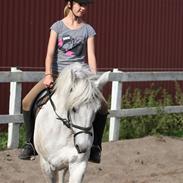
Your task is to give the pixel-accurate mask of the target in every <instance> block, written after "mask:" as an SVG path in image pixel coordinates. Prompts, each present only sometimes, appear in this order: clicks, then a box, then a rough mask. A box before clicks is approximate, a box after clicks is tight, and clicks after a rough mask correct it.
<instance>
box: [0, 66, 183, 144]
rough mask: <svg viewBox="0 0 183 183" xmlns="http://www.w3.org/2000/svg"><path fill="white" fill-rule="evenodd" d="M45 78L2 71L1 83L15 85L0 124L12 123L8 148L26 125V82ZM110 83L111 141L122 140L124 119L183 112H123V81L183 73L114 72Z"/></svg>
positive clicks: (181, 109)
mask: <svg viewBox="0 0 183 183" xmlns="http://www.w3.org/2000/svg"><path fill="white" fill-rule="evenodd" d="M42 77H43V72H31V71H29V72H27V71H25V72H22V71H20V70H17V69H16V68H12V69H11V72H0V83H11V84H10V99H9V114H8V115H0V124H8V144H7V147H8V148H16V147H18V142H19V126H20V124H21V123H23V116H22V114H21V95H22V83H23V82H37V81H39V80H40V79H41V78H42ZM109 81H110V82H112V93H111V108H110V110H109V112H110V114H109V118H110V128H109V141H114V140H118V139H119V128H120V119H121V117H127V116H143V115H156V114H157V113H158V111H159V110H160V109H161V111H162V112H164V113H183V106H165V107H158V108H157V107H146V108H133V109H121V103H122V101H121V100H122V83H123V82H141V81H183V72H180V71H179V72H175V71H173V72H121V71H119V70H118V69H114V70H113V72H111V73H110V75H109Z"/></svg>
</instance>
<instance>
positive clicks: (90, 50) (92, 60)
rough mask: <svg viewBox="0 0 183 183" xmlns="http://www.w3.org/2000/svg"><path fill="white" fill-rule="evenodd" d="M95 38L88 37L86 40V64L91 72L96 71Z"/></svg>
mask: <svg viewBox="0 0 183 183" xmlns="http://www.w3.org/2000/svg"><path fill="white" fill-rule="evenodd" d="M94 39H95V38H94V37H89V38H88V40H87V54H88V64H89V67H90V69H91V71H92V72H93V73H95V74H96V72H97V63H96V57H95V40H94Z"/></svg>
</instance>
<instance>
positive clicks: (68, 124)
mask: <svg viewBox="0 0 183 183" xmlns="http://www.w3.org/2000/svg"><path fill="white" fill-rule="evenodd" d="M47 93H48V98H49V101H50V103H51V106H52V108H53V110H54V112H55V114H56V116H57V118H56V119H58V120H60V121H62V122H63V124H64V125H65V126H66V127H67V128H69V129H71V130H72V131H73V129H72V128H76V129H79V130H82V131H79V132H77V133H75V134H74V138H75V137H76V136H77V135H79V134H81V133H86V134H89V135H91V136H92V132H90V130H91V129H92V127H93V126H90V127H87V128H85V127H82V126H78V125H75V124H73V123H72V122H71V119H70V112H68V113H67V119H65V118H62V117H61V116H60V115H59V114H58V113H57V112H56V107H55V104H54V102H53V100H52V98H51V96H52V93H51V91H50V90H49V88H47Z"/></svg>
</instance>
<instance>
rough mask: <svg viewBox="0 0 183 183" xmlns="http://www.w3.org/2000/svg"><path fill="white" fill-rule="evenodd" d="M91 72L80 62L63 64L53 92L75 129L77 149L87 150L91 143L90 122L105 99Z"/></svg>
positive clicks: (79, 150) (73, 129) (80, 150)
mask: <svg viewBox="0 0 183 183" xmlns="http://www.w3.org/2000/svg"><path fill="white" fill-rule="evenodd" d="M91 75H92V73H91V72H90V70H89V69H88V68H87V67H86V66H85V65H82V64H79V63H75V64H72V65H70V66H68V67H66V68H65V69H64V70H63V71H62V72H61V74H60V76H59V77H58V79H57V81H56V85H55V94H56V95H58V97H59V96H60V97H59V98H58V99H59V100H60V102H61V103H62V104H64V109H65V111H67V118H68V120H69V121H70V124H71V128H72V131H73V133H74V142H75V146H76V148H77V150H78V152H79V153H83V152H86V151H87V150H88V149H89V148H90V147H91V145H92V140H93V134H92V133H93V132H92V122H93V120H94V118H95V114H96V112H97V111H98V110H99V109H100V106H101V101H102V100H105V99H104V98H103V95H102V94H101V92H100V90H99V89H98V88H97V86H96V84H95V83H94V81H92V80H91V79H90V77H91Z"/></svg>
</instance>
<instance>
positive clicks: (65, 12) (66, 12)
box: [64, 5, 70, 17]
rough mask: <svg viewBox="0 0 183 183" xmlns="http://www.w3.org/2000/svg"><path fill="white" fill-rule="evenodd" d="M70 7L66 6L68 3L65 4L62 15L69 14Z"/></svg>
mask: <svg viewBox="0 0 183 183" xmlns="http://www.w3.org/2000/svg"><path fill="white" fill-rule="evenodd" d="M69 11H70V8H69V7H68V5H66V6H65V8H64V17H66V16H67V15H68V14H69Z"/></svg>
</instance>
